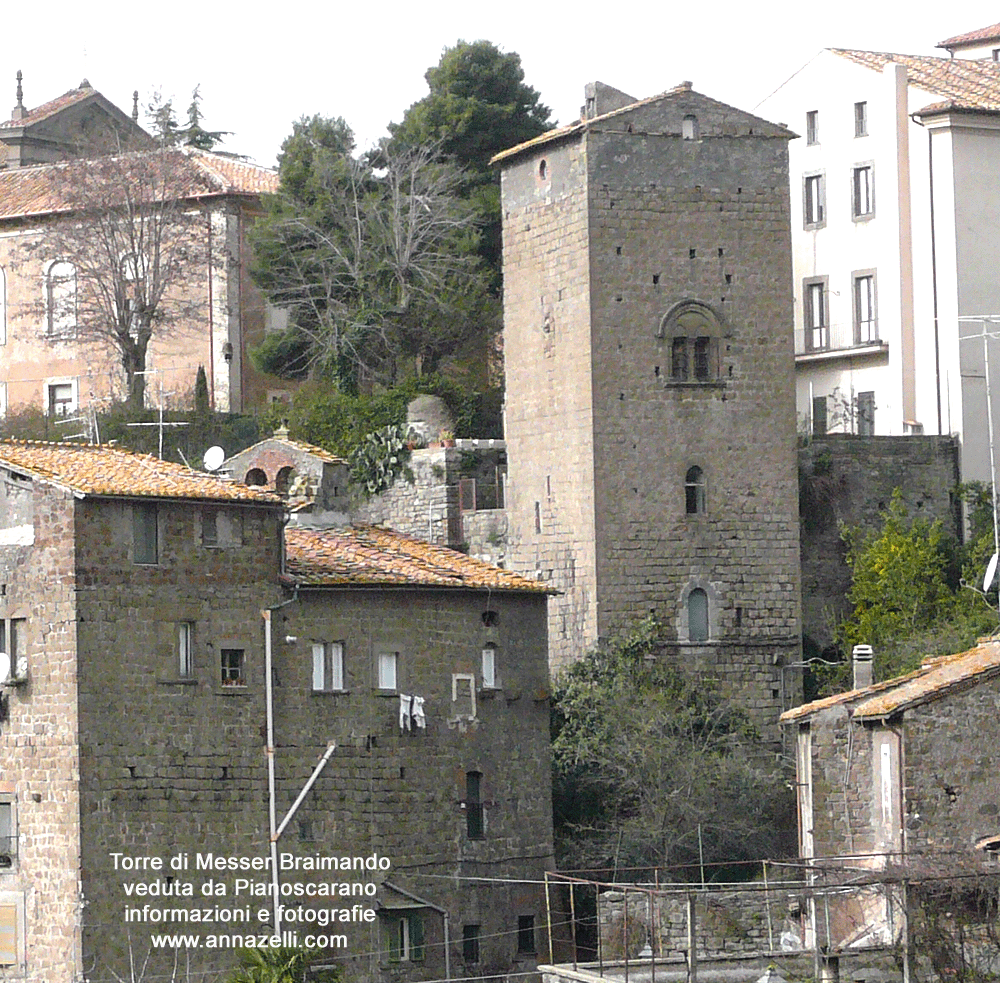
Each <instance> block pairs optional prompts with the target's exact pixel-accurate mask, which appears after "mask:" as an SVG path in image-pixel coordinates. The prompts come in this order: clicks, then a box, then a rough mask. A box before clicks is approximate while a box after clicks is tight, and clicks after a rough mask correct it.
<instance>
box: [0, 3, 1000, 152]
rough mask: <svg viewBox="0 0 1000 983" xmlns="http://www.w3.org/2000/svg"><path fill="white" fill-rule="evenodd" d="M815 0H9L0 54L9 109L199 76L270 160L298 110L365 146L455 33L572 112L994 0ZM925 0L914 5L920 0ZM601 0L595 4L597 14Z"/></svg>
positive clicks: (727, 81) (876, 38)
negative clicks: (620, 94)
mask: <svg viewBox="0 0 1000 983" xmlns="http://www.w3.org/2000/svg"><path fill="white" fill-rule="evenodd" d="M834 7H835V9H833V8H832V7H831V5H830V4H827V3H822V4H815V5H807V4H803V3H801V2H795V3H792V2H790V0H772V2H767V0H764V2H762V3H760V4H754V3H736V2H734V0H715V2H711V0H709V2H705V0H702V2H698V0H695V2H687V3H678V2H676V0H674V2H672V3H669V4H659V5H657V6H656V7H650V8H645V9H643V8H642V7H640V6H639V5H635V4H628V5H626V6H622V7H619V6H618V5H617V4H614V3H611V4H606V3H605V4H602V5H601V6H600V7H598V6H596V5H590V6H588V5H586V4H582V3H580V4H575V5H571V4H566V3H560V2H554V0H507V2H497V0H493V2H490V3H481V2H480V3H477V2H476V0H466V2H455V0H424V2H423V3H414V2H413V0H409V2H406V3H401V2H399V0H387V2H383V3H368V4H364V3H351V4H349V5H348V4H343V3H341V4H337V3H331V4H317V3H290V4H289V5H288V6H287V7H285V6H284V5H281V4H279V5H277V6H275V5H274V4H273V3H269V4H267V5H263V4H262V6H261V7H260V8H256V9H254V8H252V7H251V5H250V4H247V3H241V4H239V5H236V4H233V3H226V2H219V0H216V2H215V3H210V2H209V3H206V2H204V0H202V2H194V0H176V2H172V0H166V2H165V3H164V2H161V3H156V2H152V3H144V4H140V3H136V2H135V0H130V2H128V3H126V2H123V0H95V2H92V3H87V4H84V3H80V2H79V0H73V2H69V0H50V2H49V3H47V4H45V5H44V6H43V7H34V6H33V5H30V4H28V3H24V2H21V0H8V2H7V3H6V4H5V8H6V9H5V10H4V17H3V21H4V37H5V41H6V43H5V45H4V49H5V52H4V55H3V56H2V58H0V115H6V114H7V113H8V112H9V110H10V109H11V108H13V106H14V101H15V98H14V93H15V74H16V72H17V70H18V69H21V70H22V71H23V72H24V94H25V105H26V106H27V107H28V108H31V107H33V106H37V105H39V104H40V103H43V102H46V101H48V100H49V99H52V98H54V97H55V96H57V95H60V94H62V93H63V92H65V91H67V90H68V89H72V88H74V87H76V86H77V85H78V84H79V83H80V81H81V80H82V79H83V78H87V79H89V80H90V83H91V84H92V85H93V86H94V87H95V88H96V89H98V90H99V91H101V92H102V93H103V94H104V95H105V96H107V97H108V98H109V99H111V101H112V102H114V103H116V104H117V105H118V106H120V107H121V108H122V109H123V110H125V111H126V112H128V111H130V109H131V106H132V91H133V89H138V90H139V96H140V105H143V104H145V103H146V102H147V101H148V98H149V96H150V94H151V92H152V91H153V90H154V89H157V88H159V89H160V90H161V91H162V92H163V94H164V96H173V97H174V102H175V105H176V106H177V107H178V109H179V110H180V112H179V113H178V115H179V116H181V117H182V118H183V111H184V110H185V109H186V107H187V104H188V101H189V96H190V93H191V91H192V89H193V88H194V86H195V85H197V84H200V85H201V93H202V97H203V100H202V108H203V111H204V113H205V121H204V123H205V125H206V126H207V127H208V128H210V129H225V130H232V131H233V134H234V135H233V136H232V137H230V138H229V139H228V140H227V142H226V145H225V146H226V149H229V150H233V151H236V152H239V153H245V154H248V155H250V156H251V157H253V158H255V159H256V160H257V161H258V162H259V163H261V164H268V165H270V164H273V163H274V160H275V155H276V154H277V152H278V150H279V148H280V145H281V141H282V140H283V139H284V138H285V136H287V135H288V133H289V132H290V131H291V126H292V122H293V121H294V120H296V119H298V118H299V117H300V116H302V115H312V114H314V113H321V114H324V115H329V116H343V117H344V118H345V119H346V120H347V121H348V123H349V124H350V125H351V126H352V128H353V129H354V131H355V133H356V134H357V137H358V143H359V145H360V146H366V145H368V144H370V143H372V142H374V141H375V140H377V139H378V138H379V137H380V136H382V135H383V134H384V132H385V126H386V124H387V123H388V122H390V121H392V120H399V119H400V118H402V115H403V113H404V111H405V110H406V108H407V107H408V106H409V105H410V104H411V103H413V102H415V101H416V100H418V99H420V98H421V97H422V96H423V95H425V94H426V92H427V87H426V83H425V82H424V78H423V75H424V72H425V71H426V70H427V68H428V67H429V66H431V65H434V64H436V63H437V61H438V59H439V58H440V56H441V52H442V50H443V48H445V47H447V46H449V45H452V44H454V43H455V41H456V40H458V39H460V38H461V39H463V40H467V41H474V40H478V39H480V38H485V39H487V40H489V41H492V42H493V43H495V44H497V45H498V46H500V47H501V48H502V49H503V50H505V51H516V52H518V53H519V54H520V55H521V59H522V63H523V66H524V70H525V77H526V81H527V82H528V83H529V84H530V85H533V86H534V87H535V88H536V89H538V90H539V92H540V93H541V95H542V101H543V102H544V103H545V104H546V105H548V106H549V107H550V108H551V109H552V111H553V118H554V119H556V120H558V121H559V122H563V123H566V122H570V121H571V120H573V119H575V118H576V117H577V116H578V114H579V108H580V105H581V103H582V101H583V86H584V83H586V82H589V81H594V80H600V81H602V82H606V83H607V84H609V85H613V86H615V87H616V88H619V89H622V90H624V91H625V92H628V93H630V94H631V95H634V96H636V98H642V97H645V96H649V95H653V94H655V93H657V92H662V91H663V90H664V89H668V88H670V87H671V86H673V85H676V84H677V83H678V82H681V81H683V80H690V81H691V82H693V83H694V87H695V89H697V90H698V91H700V92H703V93H705V94H706V95H709V96H712V97H713V98H716V99H720V100H722V101H723V102H728V103H731V104H732V105H735V106H738V107H740V108H741V109H746V110H753V108H754V106H756V105H757V103H758V102H760V100H761V99H763V98H764V97H765V96H766V95H767V94H768V93H770V92H771V91H772V90H773V89H774V88H776V87H777V86H778V85H780V84H781V83H782V82H783V81H784V80H785V79H786V78H788V77H789V76H790V75H792V74H793V73H794V72H795V71H796V70H797V69H798V68H799V67H801V66H802V65H803V64H804V63H805V62H806V61H808V60H809V59H810V58H811V57H812V56H813V55H814V54H815V53H816V52H817V51H818V50H819V49H820V48H824V47H850V48H863V49H868V50H877V51H897V52H905V53H907V54H935V53H936V54H945V52H943V51H937V52H936V51H935V48H934V45H935V44H936V43H937V42H939V41H942V40H944V39H945V38H947V37H951V36H953V35H955V34H961V33H964V32H966V31H971V30H975V29H977V28H980V27H985V26H987V25H990V24H993V23H996V22H997V21H998V20H1000V8H998V7H997V6H996V5H995V4H993V3H987V2H985V0H967V2H965V3H962V4H961V5H960V6H959V7H957V8H955V10H953V11H949V10H947V9H946V7H947V5H944V6H942V5H940V4H928V8H929V12H928V13H926V14H917V13H912V12H906V10H905V8H902V7H901V5H900V4H899V0H894V2H892V3H890V2H887V0H871V2H869V3H864V4H861V5H858V4H856V3H853V4H847V3H841V4H837V5H834ZM914 9H915V8H914V7H910V11H913V10H914ZM598 11H599V12H598Z"/></svg>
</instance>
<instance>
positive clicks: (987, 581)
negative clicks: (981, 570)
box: [983, 553, 1000, 591]
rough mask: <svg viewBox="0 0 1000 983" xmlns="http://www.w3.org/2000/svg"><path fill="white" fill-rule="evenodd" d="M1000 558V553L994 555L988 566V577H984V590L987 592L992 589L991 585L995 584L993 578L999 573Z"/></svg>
mask: <svg viewBox="0 0 1000 983" xmlns="http://www.w3.org/2000/svg"><path fill="white" fill-rule="evenodd" d="M998 558H1000V553H994V554H993V555H992V556H991V557H990V562H989V563H987V564H986V576H985V577H983V590H984V591H987V590H989V589H990V585H991V584H992V583H993V578H994V577H995V576H996V573H997V559H998Z"/></svg>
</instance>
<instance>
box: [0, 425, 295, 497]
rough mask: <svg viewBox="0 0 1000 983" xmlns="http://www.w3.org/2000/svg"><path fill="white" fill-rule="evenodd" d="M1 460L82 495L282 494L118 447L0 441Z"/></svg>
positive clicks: (19, 469) (203, 495) (250, 495)
mask: <svg viewBox="0 0 1000 983" xmlns="http://www.w3.org/2000/svg"><path fill="white" fill-rule="evenodd" d="M4 464H7V465H9V466H10V467H12V468H13V469H15V470H16V471H20V472H22V473H24V474H27V475H30V476H32V477H35V478H40V479H41V480H43V481H51V482H53V483H55V484H58V485H61V486H63V487H65V488H69V489H70V490H72V491H74V492H78V493H80V494H83V495H100V496H105V495H107V496H121V497H126V498H188V499H208V500H219V501H227V502H263V503H268V504H274V505H280V504H281V499H279V498H278V497H277V496H276V495H273V494H271V493H270V492H267V491H264V490H263V489H260V488H249V487H247V486H246V485H241V484H238V483H237V482H232V481H221V480H220V479H218V478H213V477H212V476H211V475H207V474H202V473H201V472H198V471H193V470H191V469H190V468H186V467H183V466H182V465H180V464H173V463H171V462H170V461H160V460H158V459H157V458H155V457H151V456H150V455H148V454H132V453H130V452H129V451H125V450H120V449H119V448H117V447H106V446H94V445H93V444H69V443H67V444H52V443H43V442H42V441H31V440H24V441H22V440H14V441H0V467H2V466H3V465H4Z"/></svg>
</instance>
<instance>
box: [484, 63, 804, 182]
mask: <svg viewBox="0 0 1000 983" xmlns="http://www.w3.org/2000/svg"><path fill="white" fill-rule="evenodd" d="M692 92H693V90H692V88H691V83H690V82H682V83H681V84H680V85H675V86H674V87H673V88H672V89H667V91H666V92H660V93H658V94H657V95H655V96H647V98H645V99H639V100H637V101H636V102H633V103H630V104H629V105H627V106H622V107H621V108H620V109H614V110H612V111H611V112H609V113H602V114H601V115H600V116H593V117H591V118H590V119H579V120H577V121H576V122H575V123H568V124H567V125H566V126H558V127H556V128H555V129H554V130H548V131H546V132H545V133H542V134H541V135H540V136H537V137H534V138H533V139H531V140H526V141H525V142H524V143H519V144H518V145H517V146H516V147H511V148H510V149H509V150H503V151H501V152H500V153H498V154H496V155H495V156H494V157H493V158H492V159H491V160H490V163H491V164H498V163H500V162H501V161H503V160H507V159H508V158H510V157H516V156H518V155H520V154H522V153H524V152H525V151H527V150H532V149H534V148H535V147H541V146H543V145H545V144H548V143H553V142H555V141H557V140H564V139H566V138H567V137H571V136H574V135H575V134H577V133H582V132H583V131H584V130H586V129H588V128H590V127H591V126H593V125H594V124H596V123H603V122H605V121H607V120H609V119H614V118H615V117H616V116H623V115H625V114H627V113H631V112H634V111H635V110H636V109H640V108H642V107H643V106H649V105H651V104H653V103H656V102H660V101H661V100H663V99H668V98H670V97H671V96H678V95H686V94H688V93H692ZM694 95H697V96H698V97H699V98H700V99H704V100H705V101H706V102H709V103H712V104H714V105H716V106H719V107H721V108H723V109H729V110H732V111H735V112H739V113H740V114H741V115H744V116H747V117H750V118H756V117H751V114H750V113H746V112H744V111H743V110H739V109H736V107H734V106H727V105H726V104H725V103H722V102H719V101H718V100H717V99H712V98H711V97H710V96H706V95H703V94H702V93H700V92H697V93H694ZM760 123H761V125H762V127H764V128H765V129H763V130H762V132H761V135H762V136H766V135H767V134H768V130H770V131H771V132H772V133H774V134H775V135H777V134H780V135H782V136H788V135H789V131H788V130H787V129H785V128H784V127H781V126H777V125H776V124H774V123H769V122H768V121H767V120H764V119H761V120H760Z"/></svg>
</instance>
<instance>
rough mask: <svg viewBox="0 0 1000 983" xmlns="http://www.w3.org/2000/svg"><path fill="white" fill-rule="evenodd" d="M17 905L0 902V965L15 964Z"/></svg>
mask: <svg viewBox="0 0 1000 983" xmlns="http://www.w3.org/2000/svg"><path fill="white" fill-rule="evenodd" d="M17 936H18V927H17V905H14V904H0V966H16V965H17V961H18V960H17Z"/></svg>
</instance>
